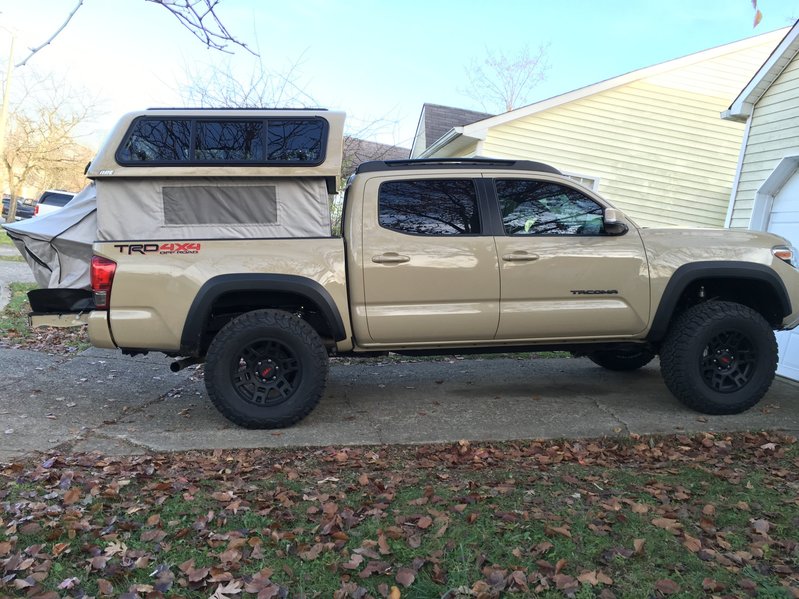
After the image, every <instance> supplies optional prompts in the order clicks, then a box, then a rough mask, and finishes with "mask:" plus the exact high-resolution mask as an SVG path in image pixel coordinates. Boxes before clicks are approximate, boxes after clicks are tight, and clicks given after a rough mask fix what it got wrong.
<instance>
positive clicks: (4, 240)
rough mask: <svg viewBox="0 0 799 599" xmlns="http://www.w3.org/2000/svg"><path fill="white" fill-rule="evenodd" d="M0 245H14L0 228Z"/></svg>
mask: <svg viewBox="0 0 799 599" xmlns="http://www.w3.org/2000/svg"><path fill="white" fill-rule="evenodd" d="M0 245H14V242H13V241H11V238H10V237H9V236H8V233H6V231H5V229H3V228H0Z"/></svg>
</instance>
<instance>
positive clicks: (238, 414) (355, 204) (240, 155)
mask: <svg viewBox="0 0 799 599" xmlns="http://www.w3.org/2000/svg"><path fill="white" fill-rule="evenodd" d="M343 120H344V115H343V114H340V113H336V112H328V111H322V110H315V111H309V110H304V111H285V110H150V111H144V112H141V113H135V114H131V115H127V116H126V117H124V118H123V119H122V120H121V121H120V122H119V124H118V125H117V127H116V128H115V130H114V131H113V132H112V133H111V135H110V137H109V139H108V141H107V143H106V144H105V146H104V147H103V148H102V149H101V150H100V152H99V154H98V155H97V157H96V158H95V159H94V160H93V161H92V163H91V166H90V167H89V170H88V176H89V178H91V179H93V180H94V182H95V183H96V203H97V207H96V208H97V214H96V219H97V225H96V235H95V236H94V238H93V239H92V241H93V242H94V243H93V245H92V247H91V250H92V253H93V257H92V258H91V267H90V276H91V292H92V294H93V295H92V303H91V305H90V306H89V307H88V308H87V307H86V306H85V305H84V306H82V309H83V310H85V311H86V312H87V314H88V317H87V318H86V319H87V320H88V324H89V335H90V337H91V341H92V343H93V344H95V345H97V346H100V347H106V348H116V347H118V348H120V349H121V350H122V351H124V352H126V353H140V352H148V351H160V352H164V353H166V354H168V355H170V356H174V357H181V359H179V360H177V361H176V362H175V363H174V364H173V368H174V369H179V368H181V367H183V366H185V365H187V364H190V363H193V362H200V361H203V362H205V382H206V387H207V390H208V394H209V396H210V398H211V400H212V401H213V403H214V405H215V406H216V407H217V408H218V409H219V410H220V412H222V413H223V414H224V415H225V416H226V417H227V418H229V419H230V420H231V421H233V422H235V423H237V424H240V425H242V426H245V427H252V428H274V427H284V426H288V425H291V424H293V423H295V422H297V421H298V420H300V419H301V418H303V417H304V416H306V415H307V414H308V413H309V412H310V411H311V410H312V409H313V408H314V406H315V405H316V404H317V403H318V402H319V400H320V397H321V396H322V392H323V389H324V387H325V382H326V377H327V368H328V366H327V361H328V356H330V355H334V354H336V355H341V354H350V353H353V354H359V355H369V354H373V353H385V352H387V351H392V352H397V353H402V354H414V353H416V354H422V353H423V354H446V353H467V352H482V353H485V352H491V351H501V352H513V351H525V352H529V351H537V350H553V349H560V350H566V351H571V352H573V353H574V354H576V355H585V356H588V357H589V358H590V359H591V360H593V361H594V362H595V363H596V364H598V365H600V366H603V367H605V368H610V369H613V370H634V369H637V368H640V367H642V366H644V365H645V364H647V363H648V362H650V361H651V360H652V359H653V358H654V357H655V356H656V355H659V356H660V364H661V370H662V373H663V378H664V380H665V382H666V384H667V386H668V387H669V389H670V390H671V391H672V392H673V393H674V395H675V396H676V397H677V398H679V399H680V400H681V401H682V402H683V403H685V404H686V405H688V406H690V407H692V408H694V409H696V410H699V411H701V412H705V413H712V414H728V413H738V412H741V411H743V410H746V409H748V408H750V407H752V406H753V405H755V404H756V403H757V402H758V401H759V400H760V399H761V397H762V396H763V395H764V394H765V393H766V391H767V390H768V388H769V386H770V384H771V382H772V380H773V378H774V372H775V367H776V362H777V347H776V343H775V338H774V334H773V331H774V330H778V329H790V328H793V327H796V326H797V324H799V270H797V261H796V260H797V257H796V254H795V253H794V251H793V250H792V248H791V247H790V246H789V245H788V243H787V242H786V241H785V240H784V239H782V238H779V237H776V236H774V235H771V234H765V233H758V232H752V231H730V230H707V229H706V230H698V229H697V230H690V229H643V228H639V227H637V226H636V225H635V223H634V222H633V221H632V220H631V219H630V218H628V217H627V216H626V215H624V214H623V213H622V212H620V211H619V210H617V209H615V208H613V206H612V205H611V204H610V203H609V202H608V201H606V200H605V199H603V198H602V197H600V196H598V195H597V194H595V193H593V192H592V191H590V190H588V189H585V188H583V187H581V186H580V185H579V184H577V183H575V182H573V181H571V180H570V179H569V178H567V177H565V176H563V175H562V174H561V173H560V172H558V171H557V170H556V169H555V168H552V167H551V166H548V165H545V164H541V163H536V162H528V161H513V160H491V159H456V160H423V161H416V160H407V161H388V162H369V163H365V164H362V165H361V166H360V167H358V169H357V171H356V172H355V174H354V175H353V176H352V177H351V178H350V181H349V182H348V184H347V186H346V190H345V192H344V202H343V218H342V223H341V231H342V232H341V235H340V236H336V235H332V234H331V223H330V216H329V215H330V212H329V200H330V196H329V194H331V193H332V192H334V191H335V189H336V176H337V174H338V173H339V171H340V167H341V152H342V128H343ZM10 233H11V235H12V237H13V236H14V233H13V231H10ZM45 303H46V302H45ZM39 304H40V305H39V307H38V308H37V307H36V306H35V307H34V309H35V310H38V312H42V311H43V310H42V309H41V301H40V302H39ZM44 311H46V312H54V311H56V312H63V311H64V310H52V309H50V310H44ZM60 317H61V318H63V315H62V316H60ZM32 318H33V319H34V321H37V322H46V321H48V319H52V315H48V314H41V313H39V314H34V315H33V317H32Z"/></svg>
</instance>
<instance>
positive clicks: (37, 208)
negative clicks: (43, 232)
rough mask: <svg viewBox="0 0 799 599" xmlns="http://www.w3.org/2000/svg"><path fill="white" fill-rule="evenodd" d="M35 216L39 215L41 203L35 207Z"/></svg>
mask: <svg viewBox="0 0 799 599" xmlns="http://www.w3.org/2000/svg"><path fill="white" fill-rule="evenodd" d="M33 216H39V204H36V207H35V208H34V209H33Z"/></svg>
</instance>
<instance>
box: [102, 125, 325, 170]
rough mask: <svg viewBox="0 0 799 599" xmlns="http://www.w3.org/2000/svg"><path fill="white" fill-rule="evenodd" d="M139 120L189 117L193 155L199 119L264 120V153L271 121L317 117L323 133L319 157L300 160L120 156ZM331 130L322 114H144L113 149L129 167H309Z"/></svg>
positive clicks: (322, 157) (119, 161)
mask: <svg viewBox="0 0 799 599" xmlns="http://www.w3.org/2000/svg"><path fill="white" fill-rule="evenodd" d="M139 121H188V122H189V124H190V125H189V148H188V149H189V156H194V153H195V149H196V142H197V123H199V122H200V121H202V122H204V123H214V122H234V121H246V122H252V121H261V122H262V123H263V130H262V132H261V137H262V140H261V143H262V144H263V147H264V156H268V155H269V121H318V122H320V123H321V124H322V135H321V140H320V148H319V157H318V158H317V159H316V160H314V161H299V160H229V161H220V160H197V159H189V160H125V159H123V158H122V157H121V154H122V150H123V148H124V147H125V146H126V145H127V143H128V142H129V141H130V138H131V136H132V135H133V131H134V130H135V128H136V127H137V125H138V123H139ZM329 132H330V124H329V123H328V122H327V119H325V118H323V117H321V116H308V117H300V116H290V117H289V116H271V117H253V116H224V117H219V118H213V116H212V115H201V116H200V115H197V116H174V117H172V116H169V115H163V116H151V115H142V116H138V117H136V118H135V119H133V120H132V121H131V123H130V125H129V126H128V130H127V131H126V132H125V135H124V136H123V137H122V141H120V143H119V145H118V146H117V148H116V150H115V152H114V160H116V162H117V164H119V165H120V166H127V167H132V168H136V167H153V166H167V167H181V166H206V167H217V168H224V167H231V166H286V167H310V166H319V165H320V164H322V163H323V162H324V161H325V159H326V158H327V142H328V135H329Z"/></svg>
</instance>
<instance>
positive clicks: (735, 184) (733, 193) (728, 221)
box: [724, 111, 754, 229]
mask: <svg viewBox="0 0 799 599" xmlns="http://www.w3.org/2000/svg"><path fill="white" fill-rule="evenodd" d="M753 118H754V111H753V112H752V113H751V114H750V115H749V118H748V119H746V127H745V128H744V137H743V140H742V141H741V152H740V153H739V154H738V164H737V166H736V167H735V178H734V179H733V180H732V191H731V192H730V203H729V205H728V206H727V216H726V218H725V219H724V228H725V229H729V228H730V225H731V224H732V214H733V212H734V211H735V200H736V198H737V196H738V185H739V184H740V181H741V169H742V168H743V164H744V155H745V154H746V147H747V145H749V130H750V128H751V127H752V119H753Z"/></svg>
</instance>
